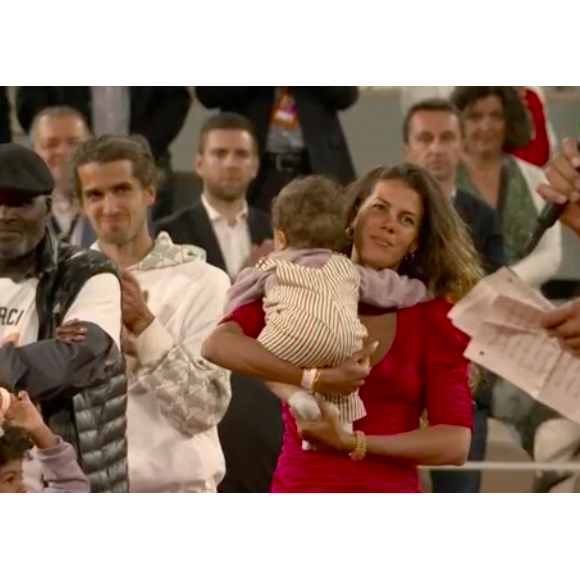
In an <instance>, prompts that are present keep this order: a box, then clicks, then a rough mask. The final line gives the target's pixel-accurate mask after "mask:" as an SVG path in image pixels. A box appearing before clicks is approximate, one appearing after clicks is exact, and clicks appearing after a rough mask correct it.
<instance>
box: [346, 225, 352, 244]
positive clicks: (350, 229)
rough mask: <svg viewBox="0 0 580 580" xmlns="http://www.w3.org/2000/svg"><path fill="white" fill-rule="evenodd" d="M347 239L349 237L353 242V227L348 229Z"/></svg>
mask: <svg viewBox="0 0 580 580" xmlns="http://www.w3.org/2000/svg"><path fill="white" fill-rule="evenodd" d="M346 237H347V239H348V241H349V242H350V241H352V239H353V238H354V230H353V229H352V227H350V228H347V230H346Z"/></svg>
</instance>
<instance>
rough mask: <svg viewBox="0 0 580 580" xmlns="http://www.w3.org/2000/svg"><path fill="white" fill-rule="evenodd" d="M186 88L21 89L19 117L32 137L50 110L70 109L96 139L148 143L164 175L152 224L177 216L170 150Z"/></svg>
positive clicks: (185, 106) (186, 104) (187, 101)
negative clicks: (121, 137) (133, 138)
mask: <svg viewBox="0 0 580 580" xmlns="http://www.w3.org/2000/svg"><path fill="white" fill-rule="evenodd" d="M191 100H192V99H191V94H190V92H189V90H188V88H187V87H18V90H17V92H16V114H17V116H18V121H19V122H20V125H21V127H22V129H23V130H24V131H25V132H26V133H29V131H30V127H31V126H32V122H33V120H34V118H35V117H36V116H37V115H38V113H40V112H41V111H43V110H44V109H46V108H49V107H55V106H68V107H71V108H73V109H77V110H78V111H80V112H81V113H82V114H83V116H84V117H85V119H86V120H87V123H88V125H89V127H90V129H91V132H92V133H93V134H94V135H95V136H97V137H98V136H100V135H101V134H104V133H109V134H129V133H130V134H136V135H141V136H143V137H145V138H146V139H147V141H148V142H149V145H150V147H151V149H152V151H153V154H154V155H155V159H156V161H157V164H158V166H159V168H160V170H161V171H162V173H163V184H162V187H161V188H160V190H159V194H158V195H159V197H158V201H157V204H156V206H155V208H154V210H153V217H154V219H161V218H162V217H165V216H168V215H170V214H171V213H172V211H173V182H172V181H173V171H172V167H171V156H170V153H169V147H170V145H171V143H172V142H173V141H174V140H175V138H176V137H177V136H178V135H179V132H180V131H181V129H182V127H183V125H184V123H185V120H186V118H187V115H188V113H189V109H190V107H191Z"/></svg>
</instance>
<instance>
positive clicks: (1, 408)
mask: <svg viewBox="0 0 580 580" xmlns="http://www.w3.org/2000/svg"><path fill="white" fill-rule="evenodd" d="M10 405H12V395H11V394H10V393H9V392H8V391H7V390H6V389H4V388H2V387H0V437H2V435H4V430H3V429H2V424H3V423H4V417H5V416H6V413H7V412H8V409H10Z"/></svg>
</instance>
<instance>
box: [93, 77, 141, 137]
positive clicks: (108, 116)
mask: <svg viewBox="0 0 580 580" xmlns="http://www.w3.org/2000/svg"><path fill="white" fill-rule="evenodd" d="M91 94H92V104H93V119H92V121H93V133H94V134H95V135H96V136H97V137H99V136H101V135H127V134H128V133H129V127H130V121H131V100H130V95H129V87H91Z"/></svg>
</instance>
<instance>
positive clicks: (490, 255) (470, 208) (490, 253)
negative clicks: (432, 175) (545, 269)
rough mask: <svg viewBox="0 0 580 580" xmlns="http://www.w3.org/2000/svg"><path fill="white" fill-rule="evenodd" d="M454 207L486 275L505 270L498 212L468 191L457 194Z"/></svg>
mask: <svg viewBox="0 0 580 580" xmlns="http://www.w3.org/2000/svg"><path fill="white" fill-rule="evenodd" d="M454 205H455V209H456V210H457V213H459V215H460V216H461V218H462V219H463V221H464V222H465V223H466V224H467V226H468V228H469V232H470V233H471V238H472V240H473V244H474V246H475V249H476V250H477V252H478V253H479V256H480V258H481V260H482V263H483V267H484V269H485V271H486V273H487V274H493V273H494V272H497V270H499V269H500V268H503V267H504V266H505V265H506V257H505V251H504V243H503V234H502V231H501V224H500V220H499V217H498V214H497V211H496V210H495V209H493V208H492V207H491V206H490V205H488V204H487V203H486V202H485V201H483V200H482V199H479V198H478V197H476V196H474V195H471V194H470V193H467V192H466V191H458V192H457V195H456V196H455V200H454Z"/></svg>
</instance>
